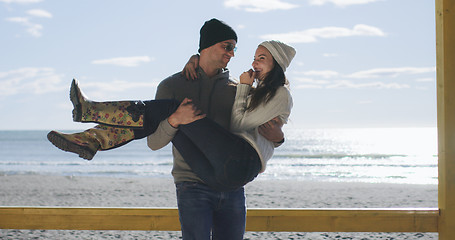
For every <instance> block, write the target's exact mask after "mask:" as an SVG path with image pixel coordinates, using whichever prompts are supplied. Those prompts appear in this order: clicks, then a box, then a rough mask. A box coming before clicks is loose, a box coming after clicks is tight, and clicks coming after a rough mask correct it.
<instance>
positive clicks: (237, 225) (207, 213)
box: [176, 182, 246, 240]
mask: <svg viewBox="0 0 455 240" xmlns="http://www.w3.org/2000/svg"><path fill="white" fill-rule="evenodd" d="M176 189H177V204H178V209H179V217H180V224H181V228H182V235H183V239H184V240H210V239H213V240H224V239H225V240H237V239H239V240H240V239H243V234H244V233H245V224H246V205H245V192H244V189H243V187H241V188H239V189H237V190H235V191H230V192H219V191H215V190H212V189H211V188H210V187H208V186H206V185H204V184H201V183H196V182H181V183H177V184H176ZM211 237H212V238H211Z"/></svg>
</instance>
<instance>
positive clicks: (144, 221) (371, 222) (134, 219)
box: [0, 207, 439, 232]
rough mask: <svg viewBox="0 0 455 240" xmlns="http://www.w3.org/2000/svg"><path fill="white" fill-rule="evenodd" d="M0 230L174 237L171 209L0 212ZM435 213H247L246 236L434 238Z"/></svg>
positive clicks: (22, 209)
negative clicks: (365, 234)
mask: <svg viewBox="0 0 455 240" xmlns="http://www.w3.org/2000/svg"><path fill="white" fill-rule="evenodd" d="M0 216H1V217H0V228H3V229H68V230H69V229H74V230H146V231H151V230H156V231H178V230H180V224H179V219H178V212H177V209H175V208H68V207H1V208H0ZM438 216H439V211H438V210H437V209H422V208H420V209H390V208H385V209H248V213H247V226H246V230H247V231H255V232H261V231H267V232H279V231H285V232H437V231H438Z"/></svg>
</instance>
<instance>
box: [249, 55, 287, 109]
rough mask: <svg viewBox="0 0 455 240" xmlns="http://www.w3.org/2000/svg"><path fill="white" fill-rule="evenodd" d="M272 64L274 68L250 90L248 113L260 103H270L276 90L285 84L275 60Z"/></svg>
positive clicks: (284, 77)
mask: <svg viewBox="0 0 455 240" xmlns="http://www.w3.org/2000/svg"><path fill="white" fill-rule="evenodd" d="M273 64H274V67H273V68H272V70H271V71H270V72H269V73H268V74H267V76H265V78H264V80H263V81H262V82H261V84H259V85H258V86H257V87H256V88H253V89H252V90H251V102H250V104H249V105H248V107H247V110H248V111H253V110H254V109H255V108H257V107H258V106H259V104H261V102H265V103H267V102H268V101H270V99H272V98H273V97H274V96H275V93H276V90H277V89H278V88H279V87H280V86H284V85H285V84H286V76H285V75H284V72H283V69H282V68H281V67H280V65H279V64H278V63H277V61H276V60H275V59H273Z"/></svg>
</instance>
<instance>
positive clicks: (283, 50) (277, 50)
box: [259, 40, 295, 72]
mask: <svg viewBox="0 0 455 240" xmlns="http://www.w3.org/2000/svg"><path fill="white" fill-rule="evenodd" d="M259 46H263V47H265V48H267V50H269V52H270V53H271V54H272V56H273V58H274V59H275V60H276V61H277V62H278V64H279V65H280V67H281V68H282V69H283V72H286V68H287V67H289V64H290V63H291V61H292V59H293V58H294V56H295V49H294V48H293V47H291V46H289V45H287V44H285V43H282V42H280V41H275V40H270V41H264V42H262V43H261V44H259Z"/></svg>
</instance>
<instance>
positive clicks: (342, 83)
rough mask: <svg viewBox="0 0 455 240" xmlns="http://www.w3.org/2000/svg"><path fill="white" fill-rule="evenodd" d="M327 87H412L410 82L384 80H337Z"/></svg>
mask: <svg viewBox="0 0 455 240" xmlns="http://www.w3.org/2000/svg"><path fill="white" fill-rule="evenodd" d="M327 88H353V89H361V88H376V89H403V88H410V86H409V85H408V84H399V83H384V82H369V83H354V82H352V81H348V80H341V81H337V82H335V83H333V84H331V85H328V86H327Z"/></svg>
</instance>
